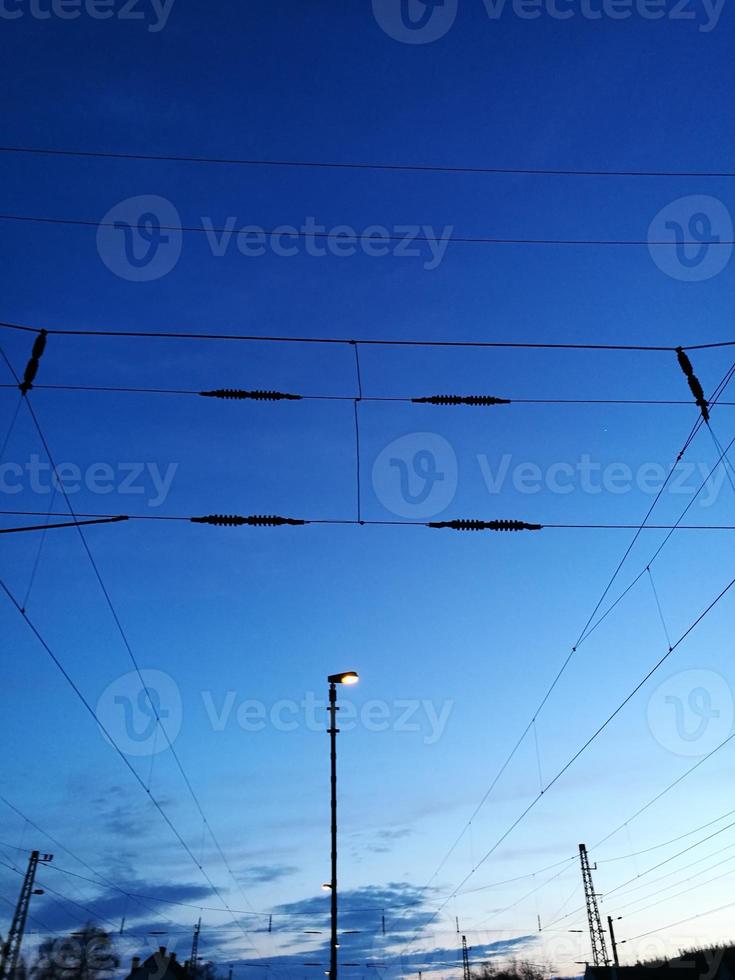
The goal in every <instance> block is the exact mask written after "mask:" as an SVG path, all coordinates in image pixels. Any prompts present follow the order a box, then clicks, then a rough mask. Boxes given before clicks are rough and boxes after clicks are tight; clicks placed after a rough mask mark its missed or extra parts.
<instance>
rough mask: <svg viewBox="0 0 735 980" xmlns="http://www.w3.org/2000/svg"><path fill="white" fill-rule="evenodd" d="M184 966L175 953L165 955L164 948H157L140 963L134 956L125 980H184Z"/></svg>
mask: <svg viewBox="0 0 735 980" xmlns="http://www.w3.org/2000/svg"><path fill="white" fill-rule="evenodd" d="M187 977H188V973H187V971H186V966H185V965H182V964H181V963H179V961H178V960H177V959H176V953H167V952H166V947H165V946H159V948H158V949H157V950H156V952H155V953H152V954H151V955H150V956H149V957H148V958H147V959H145V960H143V961H142V962H141V959H140V956H134V957H133V960H132V963H131V967H130V973H129V974H128V976H127V980H186V978H187Z"/></svg>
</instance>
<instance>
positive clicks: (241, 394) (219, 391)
mask: <svg viewBox="0 0 735 980" xmlns="http://www.w3.org/2000/svg"><path fill="white" fill-rule="evenodd" d="M199 394H200V395H201V396H202V398H226V399H230V400H239V401H243V400H245V399H250V400H252V401H258V402H281V401H289V402H297V401H301V395H291V394H289V393H288V392H285V391H245V390H244V389H242V388H216V389H215V390H214V391H200V392H199Z"/></svg>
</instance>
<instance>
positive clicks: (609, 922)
mask: <svg viewBox="0 0 735 980" xmlns="http://www.w3.org/2000/svg"><path fill="white" fill-rule="evenodd" d="M607 928H608V929H609V930H610V941H611V942H612V951H613V961H614V963H615V966H620V960H619V959H618V944H617V943H616V942H615V930H614V929H613V920H612V916H611V915H608V917H607Z"/></svg>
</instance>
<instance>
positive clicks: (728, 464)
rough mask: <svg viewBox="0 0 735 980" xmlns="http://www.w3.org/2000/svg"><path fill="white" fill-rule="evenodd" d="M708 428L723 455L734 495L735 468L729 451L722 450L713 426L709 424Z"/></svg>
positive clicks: (716, 446)
mask: <svg viewBox="0 0 735 980" xmlns="http://www.w3.org/2000/svg"><path fill="white" fill-rule="evenodd" d="M707 428H708V430H709V434H710V435H711V436H712V441H713V442H714V444H715V448H716V449H717V451H718V452H719V453H721V454H722V457H723V458H724V461H725V473H726V474H727V479H728V482H729V484H730V487H731V488H732V491H733V493H735V480H733V473H734V472H735V467H733V464H732V460H731V459H730V457H729V456H728V455H727V450H725V449H723V448H722V445H721V443H720V440H719V439H718V438H717V436H716V435H715V430H714V429H713V428H712V425H711V424H710V423H709V422H708V423H707Z"/></svg>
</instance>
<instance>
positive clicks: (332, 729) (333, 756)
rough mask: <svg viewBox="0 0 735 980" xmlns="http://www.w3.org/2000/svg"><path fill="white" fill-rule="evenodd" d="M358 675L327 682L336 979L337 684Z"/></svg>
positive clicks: (332, 972)
mask: <svg viewBox="0 0 735 980" xmlns="http://www.w3.org/2000/svg"><path fill="white" fill-rule="evenodd" d="M359 679H360V678H359V676H358V674H357V672H356V671H354V670H346V671H343V672H342V673H341V674H330V675H329V676H328V677H327V681H328V682H329V708H328V711H329V728H328V729H327V732H328V734H329V762H330V769H331V790H332V792H331V831H332V877H331V881H330V883H329V890H330V892H331V896H330V897H331V907H332V908H331V911H332V915H331V920H332V933H331V938H330V943H329V980H337V949H338V948H339V943H338V941H337V734H338V732H339V729H338V728H337V712H338V711H339V708H338V707H337V685H338V684H357V682H358V680H359Z"/></svg>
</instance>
